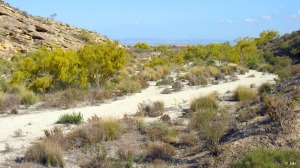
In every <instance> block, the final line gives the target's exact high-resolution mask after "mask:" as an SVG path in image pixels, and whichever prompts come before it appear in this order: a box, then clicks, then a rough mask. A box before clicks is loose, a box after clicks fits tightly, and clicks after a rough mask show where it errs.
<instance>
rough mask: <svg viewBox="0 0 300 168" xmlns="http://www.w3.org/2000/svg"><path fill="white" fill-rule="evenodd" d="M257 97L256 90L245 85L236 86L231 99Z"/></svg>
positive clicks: (241, 99) (239, 99) (252, 98)
mask: <svg viewBox="0 0 300 168" xmlns="http://www.w3.org/2000/svg"><path fill="white" fill-rule="evenodd" d="M256 98H257V92H256V91H255V90H253V89H251V88H248V87H246V86H238V87H237V88H236V89H235V91H234V94H233V99H234V100H236V101H251V100H255V99H256Z"/></svg>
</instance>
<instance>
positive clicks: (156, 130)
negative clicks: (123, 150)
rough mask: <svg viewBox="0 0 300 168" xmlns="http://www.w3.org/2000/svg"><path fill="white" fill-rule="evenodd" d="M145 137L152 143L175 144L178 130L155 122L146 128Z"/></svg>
mask: <svg viewBox="0 0 300 168" xmlns="http://www.w3.org/2000/svg"><path fill="white" fill-rule="evenodd" d="M145 133H146V135H147V136H148V137H149V138H150V140H152V141H157V140H160V141H163V142H167V143H174V142H176V139H177V136H178V134H179V130H178V129H175V128H173V127H172V126H171V125H170V124H168V123H166V122H162V121H155V122H152V123H150V124H149V125H148V126H146V130H145Z"/></svg>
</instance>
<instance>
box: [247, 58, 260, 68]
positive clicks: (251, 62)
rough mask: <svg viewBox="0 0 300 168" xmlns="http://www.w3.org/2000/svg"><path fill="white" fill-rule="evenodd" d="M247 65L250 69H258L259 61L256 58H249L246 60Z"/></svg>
mask: <svg viewBox="0 0 300 168" xmlns="http://www.w3.org/2000/svg"><path fill="white" fill-rule="evenodd" d="M246 66H247V67H248V68H249V69H257V68H258V63H257V61H256V60H249V61H247V62H246Z"/></svg>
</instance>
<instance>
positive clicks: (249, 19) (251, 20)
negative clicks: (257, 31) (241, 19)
mask: <svg viewBox="0 0 300 168" xmlns="http://www.w3.org/2000/svg"><path fill="white" fill-rule="evenodd" d="M245 22H246V23H256V20H255V19H251V18H247V19H245Z"/></svg>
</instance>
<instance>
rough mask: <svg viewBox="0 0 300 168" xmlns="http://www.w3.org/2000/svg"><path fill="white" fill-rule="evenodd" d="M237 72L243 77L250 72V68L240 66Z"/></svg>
mask: <svg viewBox="0 0 300 168" xmlns="http://www.w3.org/2000/svg"><path fill="white" fill-rule="evenodd" d="M237 72H238V73H239V74H241V75H244V74H245V73H246V72H249V69H248V68H245V67H242V66H238V67H237Z"/></svg>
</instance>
